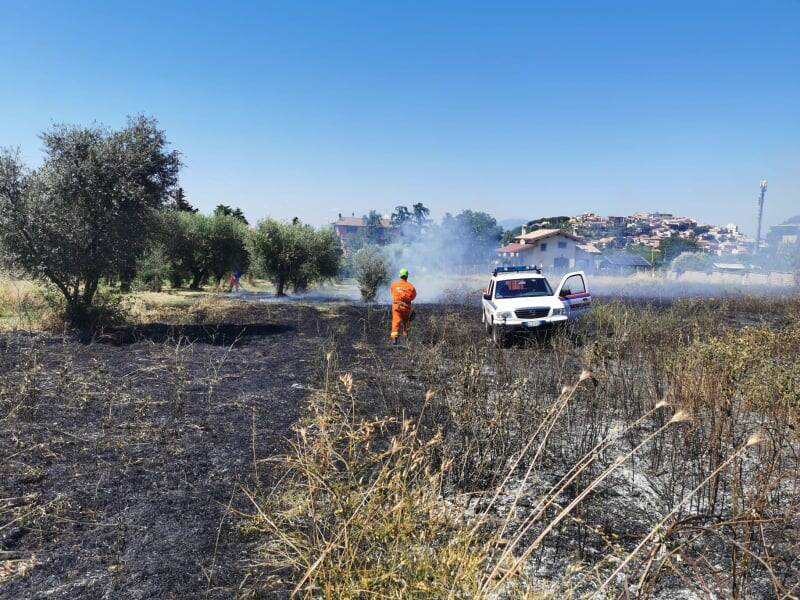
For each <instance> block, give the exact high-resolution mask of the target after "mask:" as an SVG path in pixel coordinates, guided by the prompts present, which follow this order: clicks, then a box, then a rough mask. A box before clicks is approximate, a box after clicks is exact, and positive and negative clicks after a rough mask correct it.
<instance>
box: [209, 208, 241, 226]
mask: <svg viewBox="0 0 800 600" xmlns="http://www.w3.org/2000/svg"><path fill="white" fill-rule="evenodd" d="M214 215H215V216H217V217H235V218H236V219H238V220H239V221H241V222H242V223H244V224H245V225H249V223H248V222H247V219H246V218H245V216H244V213H243V212H242V209H241V208H231V207H230V206H228V205H227V204H218V205H217V207H216V208H215V209H214Z"/></svg>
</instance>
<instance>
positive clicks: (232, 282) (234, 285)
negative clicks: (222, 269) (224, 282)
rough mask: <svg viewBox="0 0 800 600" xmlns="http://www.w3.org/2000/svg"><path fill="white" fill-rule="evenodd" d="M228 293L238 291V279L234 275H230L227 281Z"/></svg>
mask: <svg viewBox="0 0 800 600" xmlns="http://www.w3.org/2000/svg"><path fill="white" fill-rule="evenodd" d="M228 286H229V287H228V291H229V292H233V291H237V292H238V291H239V278H238V277H236V273H231V276H230V279H228Z"/></svg>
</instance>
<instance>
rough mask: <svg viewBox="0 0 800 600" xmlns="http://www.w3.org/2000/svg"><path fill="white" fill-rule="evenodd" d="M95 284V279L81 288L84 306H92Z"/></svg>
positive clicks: (96, 282)
mask: <svg viewBox="0 0 800 600" xmlns="http://www.w3.org/2000/svg"><path fill="white" fill-rule="evenodd" d="M97 284H98V280H97V279H96V278H95V279H91V280H89V281H87V282H86V285H85V286H84V288H83V303H84V304H85V305H86V306H91V305H92V300H94V295H95V293H96V292H97Z"/></svg>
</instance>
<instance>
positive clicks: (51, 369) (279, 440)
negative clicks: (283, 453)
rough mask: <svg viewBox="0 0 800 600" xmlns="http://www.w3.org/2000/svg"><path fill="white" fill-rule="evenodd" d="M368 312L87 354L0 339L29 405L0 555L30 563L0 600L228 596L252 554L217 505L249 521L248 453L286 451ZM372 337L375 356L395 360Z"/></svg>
mask: <svg viewBox="0 0 800 600" xmlns="http://www.w3.org/2000/svg"><path fill="white" fill-rule="evenodd" d="M366 314H367V311H366V309H363V308H354V307H341V306H339V307H319V308H315V307H309V306H300V305H271V306H252V307H243V308H241V310H240V311H239V312H238V313H237V314H236V315H235V318H232V319H230V318H229V319H228V320H227V321H226V322H224V323H222V324H221V325H208V324H204V325H202V326H197V325H194V326H186V327H182V328H175V327H172V326H170V325H168V324H161V325H150V326H148V327H145V328H138V329H137V330H132V329H121V330H118V331H116V332H112V333H111V334H109V335H106V336H103V337H102V338H100V340H99V341H98V340H95V341H94V342H93V343H89V344H86V343H81V342H79V341H78V340H76V339H74V338H71V337H66V338H65V337H63V336H57V335H51V334H39V335H34V336H29V335H27V334H11V333H7V334H2V335H0V357H2V358H0V360H2V362H0V368H2V369H3V372H4V378H6V380H5V383H6V384H10V383H11V382H12V380H13V382H14V385H16V388H15V390H16V393H17V395H18V396H19V397H21V398H27V400H26V401H25V402H24V405H23V406H20V407H19V408H18V409H17V410H16V411H15V412H14V414H13V415H12V416H11V417H9V418H7V419H5V420H3V421H0V427H2V435H1V436H0V457H1V458H2V460H1V461H0V527H2V529H0V550H2V551H3V553H4V554H2V555H0V557H2V558H5V559H27V558H31V557H33V558H35V560H36V563H37V564H36V566H35V567H34V568H32V569H31V570H29V572H28V574H27V575H25V576H23V577H20V576H16V577H13V578H11V579H10V580H9V581H5V582H4V583H0V598H3V599H12V598H13V599H21V598H31V599H34V598H87V599H88V598H196V597H208V598H229V597H234V596H235V595H236V590H237V588H238V587H239V585H240V583H241V582H242V580H243V579H244V578H245V577H246V576H247V570H248V568H247V565H248V559H252V558H253V555H252V554H249V553H251V552H254V549H253V547H252V546H251V545H250V542H249V541H248V540H247V539H246V538H244V537H243V536H242V535H241V534H240V532H239V530H238V528H237V527H236V526H235V523H234V521H235V519H234V518H233V517H232V516H231V514H230V511H228V509H227V507H228V505H229V503H230V505H231V508H233V509H240V510H248V509H249V508H252V507H248V503H247V500H246V497H245V496H244V494H243V493H242V491H241V488H242V487H243V486H244V487H247V488H250V489H252V488H255V487H257V486H258V484H259V479H260V478H261V477H262V476H264V475H265V473H264V469H265V466H264V465H263V464H261V463H260V464H261V466H260V467H259V469H257V468H256V467H255V465H254V456H255V458H256V459H258V460H259V461H260V460H261V459H264V458H266V457H269V456H271V455H273V454H274V453H275V452H277V451H279V450H280V449H281V448H284V447H285V440H286V438H287V436H290V435H291V431H290V428H291V425H292V424H293V423H294V422H295V421H296V420H297V419H298V417H299V416H300V415H301V414H302V411H303V408H304V405H305V401H306V398H307V397H308V395H309V394H310V390H312V389H313V388H314V386H315V385H316V384H317V381H318V375H319V370H320V368H321V365H322V364H323V356H324V349H325V348H326V345H327V344H330V341H331V340H332V339H334V338H335V339H336V340H337V342H336V347H337V353H338V355H339V361H341V362H342V363H345V362H347V361H348V359H349V356H348V355H349V354H351V353H353V352H354V350H353V348H354V346H353V342H355V341H358V340H359V339H363V335H365V334H364V331H365V329H364V327H359V323H362V325H363V319H364V318H365V315H366ZM368 318H370V319H371V320H373V321H374V320H377V321H379V322H382V321H383V320H384V318H385V316H384V315H383V314H382V313H381V312H380V311H378V312H373V313H371V316H370V317H368ZM369 329H370V330H371V329H372V328H369ZM379 329H380V328H376V329H375V333H373V334H371V335H372V336H373V339H371V340H370V345H371V346H374V348H376V349H377V350H378V351H379V352H391V350H390V349H388V348H386V344H385V341H384V339H383V338H382V336H378V335H377V331H378V330H379ZM177 340H181V341H180V343H178V341H177ZM356 345H358V344H356ZM34 364H35V365H36V366H33V367H32V365H34ZM25 373H28V376H27V377H28V378H29V379H30V378H31V375H30V373H35V375H34V376H33V377H34V378H35V380H34V381H29V382H28V383H27V384H26V381H27V380H26V379H25V377H26V375H25ZM26 385H27V387H25V386H26ZM32 390H33V391H32ZM109 398H111V401H110V402H109ZM257 478H258V479H257ZM20 516H22V518H20V519H19V521H16V522H9V521H11V520H12V519H14V518H17V517H20ZM1 581H2V578H1V577H0V582H1Z"/></svg>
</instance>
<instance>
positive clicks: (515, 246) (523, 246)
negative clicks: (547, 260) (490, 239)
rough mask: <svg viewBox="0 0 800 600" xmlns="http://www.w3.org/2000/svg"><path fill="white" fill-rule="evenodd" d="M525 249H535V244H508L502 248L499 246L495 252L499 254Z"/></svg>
mask: <svg viewBox="0 0 800 600" xmlns="http://www.w3.org/2000/svg"><path fill="white" fill-rule="evenodd" d="M525 249H529V250H533V246H530V245H528V244H508V245H506V246H503V247H502V248H498V249H497V250H495V252H497V253H498V254H504V253H507V252H520V251H521V250H525Z"/></svg>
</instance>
